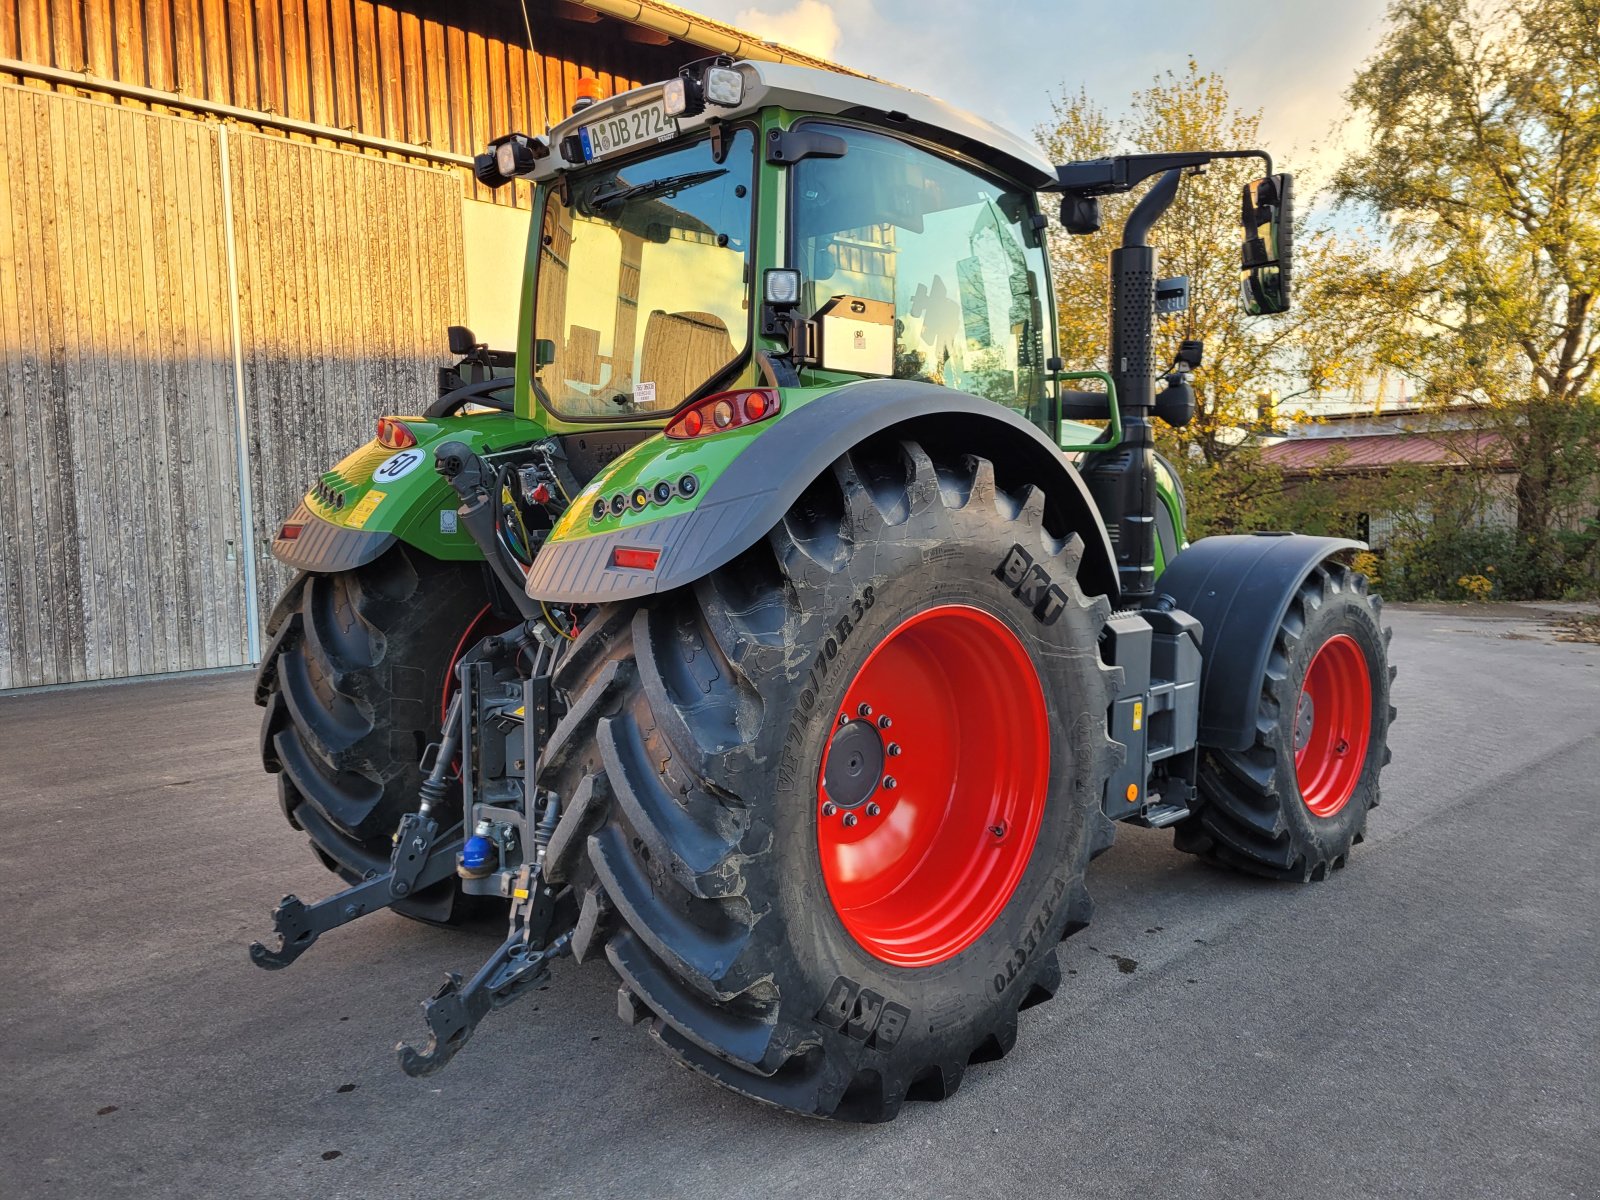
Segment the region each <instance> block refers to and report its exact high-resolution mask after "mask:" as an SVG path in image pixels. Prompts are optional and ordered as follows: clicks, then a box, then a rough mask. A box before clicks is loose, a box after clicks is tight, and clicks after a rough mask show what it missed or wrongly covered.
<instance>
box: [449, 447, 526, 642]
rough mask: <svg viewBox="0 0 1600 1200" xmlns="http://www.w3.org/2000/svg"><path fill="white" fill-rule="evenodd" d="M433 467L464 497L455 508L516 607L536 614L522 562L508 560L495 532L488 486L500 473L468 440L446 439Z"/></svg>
mask: <svg viewBox="0 0 1600 1200" xmlns="http://www.w3.org/2000/svg"><path fill="white" fill-rule="evenodd" d="M433 468H434V470H436V471H438V472H439V474H440V475H443V476H444V477H445V479H446V480H447V481H448V482H449V484H450V486H451V487H453V488H455V490H456V495H458V496H460V497H461V507H460V508H458V509H456V512H457V514H458V515H459V516H460V517H461V522H462V524H464V525H465V526H466V527H467V532H468V533H470V534H471V535H472V540H473V541H475V542H477V543H478V549H479V550H481V551H483V557H484V561H486V562H487V563H488V564H489V568H490V569H491V570H492V571H493V572H494V574H495V578H496V579H498V580H499V581H500V583H501V586H503V587H504V588H505V590H506V594H507V595H508V596H510V597H511V602H512V603H513V604H515V605H516V606H517V611H518V612H520V613H521V614H522V615H523V616H524V617H526V618H528V619H530V620H531V619H532V618H534V617H535V616H537V615H538V606H537V605H536V604H535V603H534V601H533V600H532V599H531V598H530V597H529V596H528V591H527V577H526V576H525V575H524V574H523V569H522V566H521V565H520V564H513V563H511V562H510V561H508V559H507V556H506V553H505V551H504V550H502V549H501V548H500V539H499V538H498V537H497V536H496V535H495V517H494V512H495V510H494V507H493V505H494V498H493V497H492V496H491V494H490V490H489V487H490V482H491V481H494V480H497V479H498V478H499V477H498V475H496V474H495V472H494V471H493V470H492V469H491V468H490V467H489V465H488V464H487V463H485V462H484V461H483V459H481V458H479V457H478V456H477V455H476V454H474V453H473V452H472V448H471V447H470V446H468V445H467V444H466V443H465V442H446V443H444V445H442V446H440V447H439V448H438V450H436V451H434V455H433Z"/></svg>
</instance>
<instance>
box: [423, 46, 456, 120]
mask: <svg viewBox="0 0 1600 1200" xmlns="http://www.w3.org/2000/svg"><path fill="white" fill-rule="evenodd" d="M422 59H423V63H424V66H425V79H424V84H423V86H424V88H425V89H426V91H425V95H426V98H427V104H428V145H429V146H432V147H434V148H435V149H439V150H449V149H450V148H451V144H452V143H451V137H452V135H451V132H450V108H451V105H450V59H449V51H448V50H447V48H446V46H445V32H444V26H442V25H440V24H439V22H437V21H424V22H423V23H422Z"/></svg>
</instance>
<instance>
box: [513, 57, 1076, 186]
mask: <svg viewBox="0 0 1600 1200" xmlns="http://www.w3.org/2000/svg"><path fill="white" fill-rule="evenodd" d="M735 65H736V66H737V67H738V68H739V70H740V71H741V72H743V74H744V77H745V89H744V102H743V103H741V104H740V105H739V106H738V107H737V108H713V109H710V110H709V111H707V112H705V113H702V114H701V115H699V116H697V117H689V118H684V119H681V120H679V122H678V132H679V134H680V135H682V134H686V133H691V132H693V131H694V130H696V129H699V128H701V127H702V126H704V125H705V122H706V118H707V117H721V118H722V119H724V120H732V119H734V118H737V117H742V116H747V115H749V114H751V113H754V112H755V111H756V110H758V109H762V108H769V107H773V106H778V107H783V108H790V109H794V110H795V111H796V112H805V113H823V114H826V115H829V116H837V115H839V114H844V113H855V114H858V115H859V116H860V117H861V119H862V120H864V121H867V122H869V123H871V124H874V125H878V126H880V127H881V128H884V129H887V130H890V131H896V130H899V131H901V132H906V133H911V134H914V135H918V136H921V137H925V138H927V139H928V140H929V141H932V142H935V143H937V144H939V145H942V146H947V147H949V148H950V149H952V150H955V151H958V152H960V153H964V154H968V155H970V156H971V157H974V158H978V159H980V160H982V161H986V162H988V163H990V165H993V166H996V167H999V168H1000V169H1002V170H1003V171H1005V172H1006V173H1007V174H1009V175H1013V176H1015V177H1016V178H1017V180H1018V181H1019V182H1021V183H1025V184H1027V185H1028V186H1030V187H1034V188H1043V187H1047V186H1049V185H1051V184H1053V183H1054V182H1055V177H1056V173H1055V167H1054V166H1052V165H1051V163H1050V160H1049V159H1047V158H1045V156H1044V155H1043V154H1042V153H1041V152H1040V150H1039V147H1038V146H1036V145H1034V144H1033V143H1032V142H1029V141H1026V140H1024V139H1022V138H1020V137H1018V136H1017V135H1016V134H1014V133H1011V132H1010V131H1009V130H1005V129H1002V128H1001V127H1000V126H998V125H996V124H994V123H993V122H991V121H986V120H984V119H983V118H982V117H979V116H975V115H973V114H972V113H969V112H967V111H966V110H964V109H960V108H956V107H955V106H954V105H951V104H946V103H944V102H943V101H942V100H935V99H933V97H931V96H924V95H923V94H922V93H921V92H913V91H911V90H909V89H907V88H901V87H895V86H894V85H893V84H888V83H880V82H878V81H877V80H875V79H863V78H860V77H858V76H854V75H841V74H838V73H837V72H834V71H820V70H817V69H816V68H814V67H800V66H795V65H793V64H792V63H770V62H750V61H748V60H746V61H744V62H740V63H737V64H735ZM663 82H664V81H663ZM661 86H662V85H661V83H651V84H646V85H645V86H644V87H639V88H634V89H633V90H632V91H628V92H622V93H620V94H618V95H616V96H612V97H610V98H608V99H605V100H600V101H597V102H596V103H594V104H592V105H590V106H589V107H588V108H586V109H583V110H582V111H581V112H577V113H574V114H573V115H572V116H569V117H567V118H566V119H565V120H563V121H561V122H559V123H558V124H557V125H556V126H555V127H554V128H553V129H551V130H550V132H549V134H548V135H547V136H548V138H549V140H550V155H549V157H547V158H543V159H540V160H539V165H538V167H537V168H536V169H535V170H534V171H533V173H532V177H533V178H535V179H548V178H550V177H551V176H553V175H555V174H556V173H557V172H558V171H560V170H563V169H565V168H569V167H574V166H578V165H581V164H577V163H568V162H566V161H565V160H564V159H563V158H562V157H561V149H560V146H561V139H562V138H563V137H565V136H566V135H567V134H570V133H575V132H577V129H578V127H579V126H580V125H592V124H593V123H594V122H595V121H596V120H598V119H600V118H602V117H604V116H606V115H607V114H608V113H613V112H617V111H619V110H621V109H625V108H631V107H632V106H633V105H635V104H637V103H639V102H640V101H641V100H643V99H645V98H646V97H647V96H649V95H650V94H651V93H659V92H660V91H661ZM887 113H896V114H900V115H902V116H903V117H904V120H893V121H891V120H888V119H886V118H885V116H884V115H883V114H887Z"/></svg>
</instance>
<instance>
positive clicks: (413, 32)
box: [400, 13, 428, 146]
mask: <svg viewBox="0 0 1600 1200" xmlns="http://www.w3.org/2000/svg"><path fill="white" fill-rule="evenodd" d="M424 57H425V56H424V51H423V46H422V19H421V18H420V17H418V16H417V15H416V14H415V13H401V14H400V63H401V65H400V80H401V83H402V84H403V85H404V88H405V134H404V137H405V140H406V141H408V142H410V143H411V144H412V145H413V146H426V145H428V95H427V86H428V77H427V66H426V62H425V61H424Z"/></svg>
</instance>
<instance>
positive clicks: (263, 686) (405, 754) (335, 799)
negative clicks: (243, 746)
mask: <svg viewBox="0 0 1600 1200" xmlns="http://www.w3.org/2000/svg"><path fill="white" fill-rule="evenodd" d="M487 603H488V593H487V591H486V590H485V587H484V580H483V572H482V569H481V567H480V565H479V564H477V563H452V562H441V561H439V560H437V559H434V558H431V557H430V556H428V555H426V554H423V553H422V552H420V551H418V550H414V549H411V548H409V547H407V546H404V545H400V546H396V547H395V548H393V549H392V550H389V551H388V552H386V553H385V554H383V555H382V556H381V557H379V558H378V559H376V560H374V561H373V562H370V563H367V564H366V565H364V566H361V567H357V568H355V569H354V570H351V571H343V572H339V573H337V574H315V573H302V574H301V575H299V576H298V577H297V578H296V579H295V580H294V582H293V583H291V584H290V585H289V587H288V589H287V590H286V591H285V592H284V594H283V596H282V598H280V599H279V601H278V603H277V605H276V606H275V607H274V608H273V612H272V616H271V618H270V619H269V620H268V623H267V634H268V638H269V642H268V647H267V652H266V653H265V654H264V655H263V657H262V662H261V667H260V670H259V671H258V673H257V676H256V703H257V704H260V705H262V706H264V707H265V708H266V710H267V711H266V715H265V716H264V717H263V719H262V723H261V759H262V764H263V765H264V766H265V767H266V769H267V770H268V771H269V772H272V773H274V774H276V775H277V776H278V800H279V804H280V806H281V807H282V810H283V815H284V816H285V817H286V818H287V819H288V821H289V824H290V825H291V826H293V827H294V828H295V829H300V830H304V831H305V832H306V834H307V835H308V836H309V838H310V840H311V846H312V849H313V850H314V851H315V852H316V854H317V857H318V858H319V859H320V860H321V861H322V862H323V864H324V865H325V866H327V867H328V869H329V870H331V871H335V872H337V873H338V874H339V876H340V877H341V878H343V879H344V880H345V881H346V882H349V883H356V882H359V881H360V880H361V879H362V878H363V876H365V875H366V874H367V872H369V871H375V870H376V871H382V870H386V869H387V867H388V862H389V852H390V839H391V837H392V835H393V833H394V830H395V827H396V825H398V823H399V821H400V818H401V816H402V815H404V814H405V813H407V812H414V811H415V810H416V807H417V803H418V798H417V789H418V787H419V786H420V785H421V783H422V773H421V771H420V769H419V768H418V763H419V761H420V760H421V757H422V752H423V750H424V749H425V748H426V747H427V745H428V744H429V743H430V742H433V741H437V740H438V737H439V731H440V725H441V721H440V705H441V697H442V696H443V694H444V688H445V683H446V680H447V678H448V671H449V667H450V664H451V662H452V660H453V659H454V657H455V653H456V649H457V646H458V645H459V644H460V642H461V641H462V638H463V635H464V634H466V633H467V632H468V630H469V628H470V626H471V625H472V624H473V623H474V621H475V620H476V618H477V617H478V616H479V614H481V613H482V612H483V610H484V608H485V606H486V605H487ZM460 900H461V896H460V889H459V888H458V886H457V885H456V883H455V881H453V880H445V881H443V882H442V883H439V884H436V885H434V886H433V887H431V888H428V889H426V890H425V891H421V892H418V893H417V894H416V895H415V896H412V897H408V898H407V899H406V900H404V901H401V902H399V903H397V904H396V905H395V906H394V907H395V909H396V911H398V912H402V913H404V914H405V915H407V916H413V917H417V918H419V919H422V920H427V921H434V922H447V921H450V920H452V919H453V918H456V917H459V916H462V915H465V914H466V912H467V911H468V908H469V907H470V906H465V905H462V904H461V903H460Z"/></svg>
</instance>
